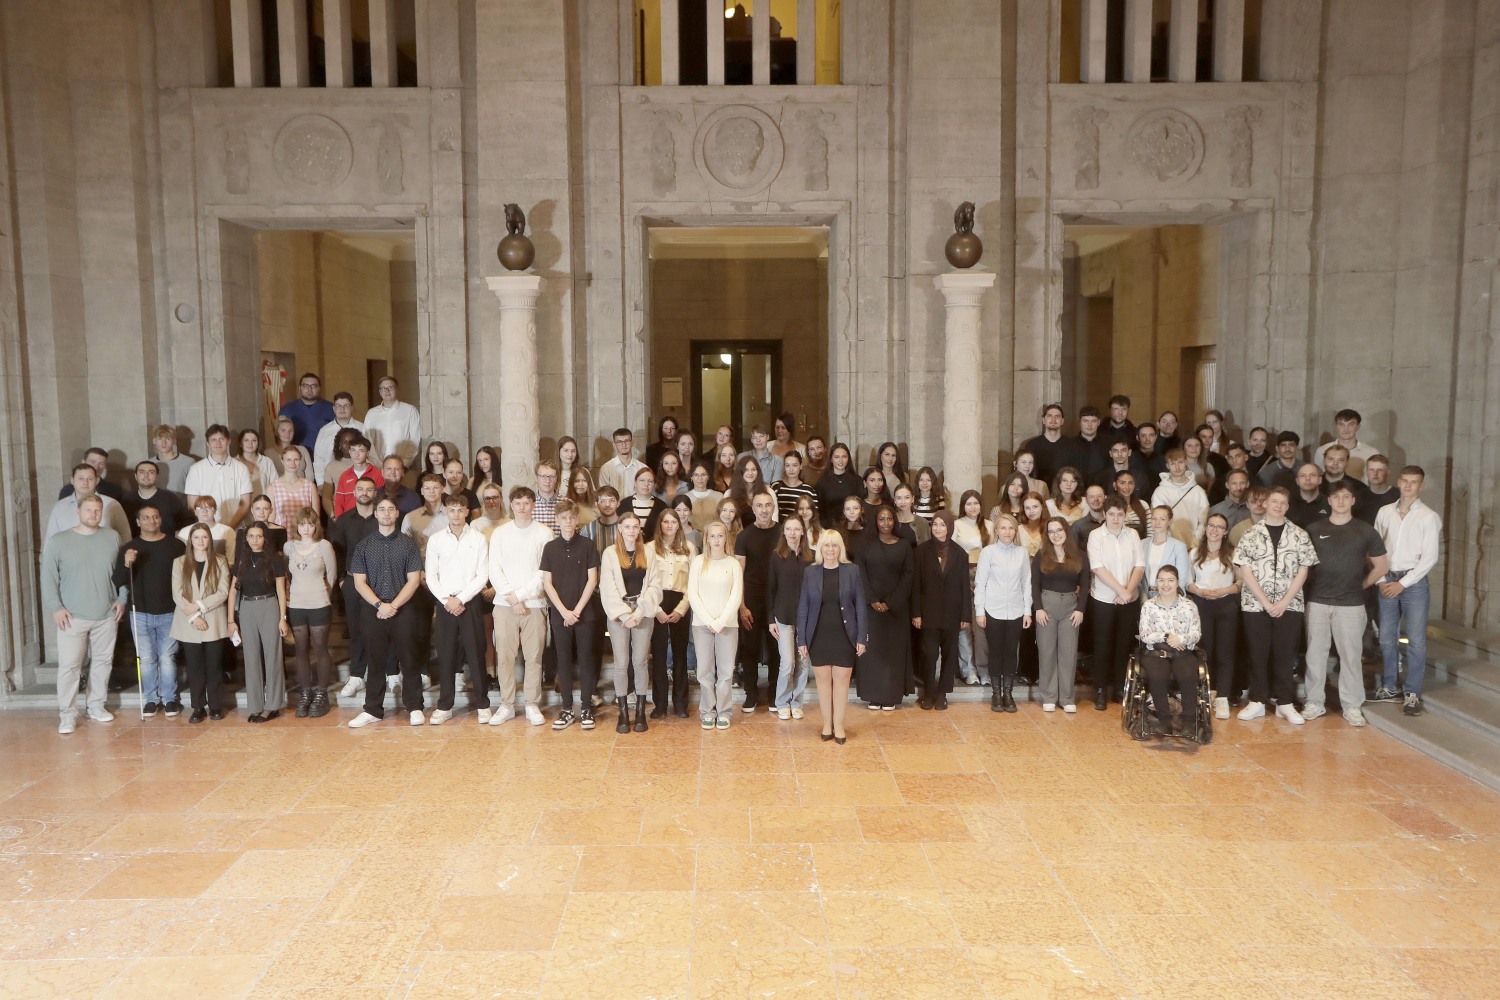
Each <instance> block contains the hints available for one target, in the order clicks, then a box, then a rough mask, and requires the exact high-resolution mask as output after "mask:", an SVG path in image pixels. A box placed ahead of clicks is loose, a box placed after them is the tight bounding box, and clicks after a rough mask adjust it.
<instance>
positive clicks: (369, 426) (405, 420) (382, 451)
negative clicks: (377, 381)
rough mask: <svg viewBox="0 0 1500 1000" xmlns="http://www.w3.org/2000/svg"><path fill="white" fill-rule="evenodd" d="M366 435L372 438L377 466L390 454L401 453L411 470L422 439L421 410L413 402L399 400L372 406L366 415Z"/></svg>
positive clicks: (402, 458)
mask: <svg viewBox="0 0 1500 1000" xmlns="http://www.w3.org/2000/svg"><path fill="white" fill-rule="evenodd" d="M365 437H367V438H369V439H370V445H371V448H372V451H371V452H370V454H371V455H373V456H376V457H375V459H374V461H375V464H376V465H379V464H380V463H381V462H383V461H385V457H386V456H387V455H400V456H401V460H402V461H403V462H405V463H406V467H407V468H408V469H410V468H412V466H413V465H414V464H415V462H416V459H417V445H418V442H420V441H421V440H422V413H421V411H420V410H418V409H417V408H416V407H415V406H412V405H411V404H410V403H403V402H401V401H400V400H397V401H396V402H395V403H393V404H391V405H390V406H386V405H385V404H384V403H382V404H380V405H379V406H372V407H370V412H369V413H366V414H365Z"/></svg>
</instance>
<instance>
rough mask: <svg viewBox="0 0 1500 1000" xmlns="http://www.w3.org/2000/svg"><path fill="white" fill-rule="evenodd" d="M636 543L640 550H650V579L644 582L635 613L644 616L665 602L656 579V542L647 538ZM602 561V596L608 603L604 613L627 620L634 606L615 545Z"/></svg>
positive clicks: (648, 557)
mask: <svg viewBox="0 0 1500 1000" xmlns="http://www.w3.org/2000/svg"><path fill="white" fill-rule="evenodd" d="M636 544H637V545H639V546H640V548H639V549H638V550H637V551H640V552H644V553H645V554H646V579H645V581H644V582H643V583H642V584H641V593H640V597H639V598H638V599H637V601H636V605H635V613H636V614H639V615H640V616H641V618H642V619H643V620H644V619H649V618H650V617H651V616H652V615H654V614H656V609H657V608H658V607H660V606H661V587H660V586H658V584H657V581H656V553H655V552H653V551H652V545H651V544H650V543H649V542H647V541H646V540H645V539H644V538H642V539H641V540H640V541H639V542H637V543H636ZM599 563H600V566H599V600H600V601H602V602H603V604H604V615H605V617H606V618H608V619H609V620H610V621H612V622H617V621H623V620H624V619H626V618H629V617H630V615H631V608H630V605H629V604H626V603H625V574H624V573H623V572H622V571H621V569H620V556H619V554H618V553H617V552H616V551H615V547H614V546H613V545H611V546H610V547H609V548H607V549H605V550H604V555H603V557H602V558H601V559H600V560H599Z"/></svg>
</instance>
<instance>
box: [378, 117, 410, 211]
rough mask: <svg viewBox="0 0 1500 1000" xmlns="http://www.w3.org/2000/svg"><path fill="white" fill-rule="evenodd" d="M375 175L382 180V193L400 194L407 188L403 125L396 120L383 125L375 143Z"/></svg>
mask: <svg viewBox="0 0 1500 1000" xmlns="http://www.w3.org/2000/svg"><path fill="white" fill-rule="evenodd" d="M375 176H376V178H377V179H378V180H379V182H380V193H381V194H386V195H396V194H400V193H401V192H402V191H404V190H406V158H405V155H404V153H403V152H402V149H401V127H400V126H399V125H397V124H396V123H395V122H386V123H385V124H384V125H382V126H381V129H380V139H379V141H378V142H377V143H376V145H375Z"/></svg>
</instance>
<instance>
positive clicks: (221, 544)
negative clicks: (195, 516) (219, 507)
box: [177, 521, 234, 556]
mask: <svg viewBox="0 0 1500 1000" xmlns="http://www.w3.org/2000/svg"><path fill="white" fill-rule="evenodd" d="M197 523H198V522H197V521H194V522H193V523H192V524H190V525H188V526H187V527H186V528H183V529H182V530H181V531H179V532H178V533H177V540H178V541H180V542H182V544H184V545H187V546H188V547H189V548H191V547H192V545H191V543H190V542H189V541H188V535H189V534H190V533H191V532H192V530H193V527H194V525H196V524H197ZM208 534H209V537H210V538H212V539H213V542H214V552H215V553H217V554H218V555H221V556H222V555H225V554H226V550H227V548H228V545H229V540H230V539H231V538H233V537H234V529H233V528H231V527H230V526H229V525H227V524H220V523H219V522H218V521H215V522H214V523H213V524H210V525H209V526H208Z"/></svg>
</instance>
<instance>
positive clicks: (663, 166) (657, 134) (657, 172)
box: [651, 108, 682, 195]
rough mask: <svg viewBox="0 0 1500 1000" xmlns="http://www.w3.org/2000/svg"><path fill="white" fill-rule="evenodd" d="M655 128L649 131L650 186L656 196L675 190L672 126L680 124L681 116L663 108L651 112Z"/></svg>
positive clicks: (673, 130) (675, 164)
mask: <svg viewBox="0 0 1500 1000" xmlns="http://www.w3.org/2000/svg"><path fill="white" fill-rule="evenodd" d="M651 117H652V119H653V120H655V122H656V127H655V128H654V129H652V130H651V184H652V186H653V187H654V188H655V189H656V193H657V194H658V195H664V194H671V193H672V192H673V191H674V190H675V189H676V188H677V134H676V131H675V129H674V128H673V126H675V125H681V124H682V114H681V113H680V112H677V111H668V110H666V109H665V108H663V109H660V110H657V111H653V112H652V113H651Z"/></svg>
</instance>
